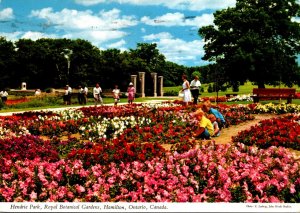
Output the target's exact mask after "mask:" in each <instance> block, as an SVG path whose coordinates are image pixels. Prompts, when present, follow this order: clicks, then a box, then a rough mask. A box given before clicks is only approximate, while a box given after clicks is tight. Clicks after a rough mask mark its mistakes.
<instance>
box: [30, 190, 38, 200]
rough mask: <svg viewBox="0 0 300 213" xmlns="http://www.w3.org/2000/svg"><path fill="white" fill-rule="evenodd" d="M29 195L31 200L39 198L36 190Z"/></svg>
mask: <svg viewBox="0 0 300 213" xmlns="http://www.w3.org/2000/svg"><path fill="white" fill-rule="evenodd" d="M29 197H30V200H31V201H34V200H36V199H37V194H36V193H35V192H34V191H32V192H31V193H30V195H29Z"/></svg>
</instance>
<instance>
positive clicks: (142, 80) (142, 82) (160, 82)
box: [131, 72, 164, 97]
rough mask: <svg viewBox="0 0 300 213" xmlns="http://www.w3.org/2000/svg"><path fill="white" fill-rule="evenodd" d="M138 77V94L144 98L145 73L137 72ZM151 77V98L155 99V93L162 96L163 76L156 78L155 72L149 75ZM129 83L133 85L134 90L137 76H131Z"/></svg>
mask: <svg viewBox="0 0 300 213" xmlns="http://www.w3.org/2000/svg"><path fill="white" fill-rule="evenodd" d="M138 77H139V81H140V90H139V91H140V93H141V97H145V72H138ZM151 77H152V79H153V96H154V97H157V91H158V92H159V94H160V96H163V95H164V94H163V93H164V92H163V83H164V82H163V80H164V78H163V76H157V73H156V72H153V73H151ZM157 81H158V88H157ZM131 82H132V83H133V86H134V88H136V85H137V75H131Z"/></svg>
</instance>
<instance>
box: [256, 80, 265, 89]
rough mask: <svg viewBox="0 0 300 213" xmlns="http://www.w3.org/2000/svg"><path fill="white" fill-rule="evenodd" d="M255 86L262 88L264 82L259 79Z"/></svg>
mask: <svg viewBox="0 0 300 213" xmlns="http://www.w3.org/2000/svg"><path fill="white" fill-rule="evenodd" d="M257 86H258V88H261V89H264V88H266V87H265V84H264V82H263V81H259V82H257Z"/></svg>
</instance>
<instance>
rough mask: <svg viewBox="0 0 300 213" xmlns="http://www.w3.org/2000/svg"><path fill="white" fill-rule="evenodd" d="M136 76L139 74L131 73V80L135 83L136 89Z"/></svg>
mask: <svg viewBox="0 0 300 213" xmlns="http://www.w3.org/2000/svg"><path fill="white" fill-rule="evenodd" d="M136 78H137V75H131V82H132V83H133V86H134V88H135V89H136Z"/></svg>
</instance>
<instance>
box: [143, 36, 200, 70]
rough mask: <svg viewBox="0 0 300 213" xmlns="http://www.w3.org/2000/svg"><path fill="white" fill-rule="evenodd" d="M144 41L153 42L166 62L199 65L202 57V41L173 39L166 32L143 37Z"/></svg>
mask: <svg viewBox="0 0 300 213" xmlns="http://www.w3.org/2000/svg"><path fill="white" fill-rule="evenodd" d="M143 38H144V40H145V41H153V42H155V43H156V44H157V47H158V49H159V50H160V52H161V53H162V54H164V55H165V56H166V58H167V60H168V61H172V62H175V63H178V64H187V62H188V61H189V62H195V63H196V64H194V65H199V64H200V62H201V63H202V64H203V63H205V62H203V61H201V57H202V56H203V55H204V50H203V45H204V41H203V40H193V41H184V40H182V39H178V38H174V37H173V36H172V35H171V34H170V33H168V32H162V33H158V34H151V35H147V36H144V37H143Z"/></svg>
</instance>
